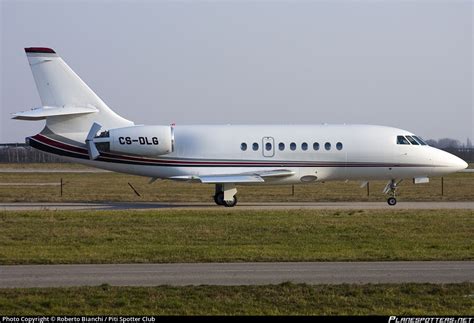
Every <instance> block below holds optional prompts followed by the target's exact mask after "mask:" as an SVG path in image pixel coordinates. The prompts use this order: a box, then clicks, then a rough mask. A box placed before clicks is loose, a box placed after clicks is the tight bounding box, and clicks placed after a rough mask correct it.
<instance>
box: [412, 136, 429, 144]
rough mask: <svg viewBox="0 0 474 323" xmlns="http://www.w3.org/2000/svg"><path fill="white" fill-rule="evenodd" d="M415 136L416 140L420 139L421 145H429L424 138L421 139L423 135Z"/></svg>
mask: <svg viewBox="0 0 474 323" xmlns="http://www.w3.org/2000/svg"><path fill="white" fill-rule="evenodd" d="M413 138H415V140H416V141H418V142H419V143H420V145H422V146H427V145H428V144H427V143H426V142H425V141H424V140H423V139H421V137H418V136H413Z"/></svg>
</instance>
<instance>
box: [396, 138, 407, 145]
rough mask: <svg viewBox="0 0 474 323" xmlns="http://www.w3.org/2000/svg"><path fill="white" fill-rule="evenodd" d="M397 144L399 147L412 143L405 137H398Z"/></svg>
mask: <svg viewBox="0 0 474 323" xmlns="http://www.w3.org/2000/svg"><path fill="white" fill-rule="evenodd" d="M397 144H398V145H409V144H410V143H409V142H408V140H407V138H405V137H403V136H397Z"/></svg>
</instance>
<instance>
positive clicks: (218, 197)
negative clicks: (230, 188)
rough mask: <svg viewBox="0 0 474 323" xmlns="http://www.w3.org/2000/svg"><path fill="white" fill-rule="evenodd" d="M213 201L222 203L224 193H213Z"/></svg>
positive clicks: (218, 203)
mask: <svg viewBox="0 0 474 323" xmlns="http://www.w3.org/2000/svg"><path fill="white" fill-rule="evenodd" d="M214 202H216V204H217V205H224V193H217V194H216V195H214Z"/></svg>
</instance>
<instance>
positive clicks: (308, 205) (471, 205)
mask: <svg viewBox="0 0 474 323" xmlns="http://www.w3.org/2000/svg"><path fill="white" fill-rule="evenodd" d="M93 209H97V210H155V209H156V210H169V209H187V210H194V209H196V210H202V209H212V210H220V209H225V210H226V211H237V210H291V209H296V210H298V209H315V210H327V209H330V210H331V209H343V210H344V209H345V210H366V209H385V210H397V209H398V210H407V209H409V210H416V209H438V210H439V209H469V210H474V201H468V202H399V203H398V204H397V205H396V206H388V205H387V203H385V202H297V203H294V202H291V203H290V202H288V203H258V202H257V203H239V204H238V205H237V206H236V207H233V208H224V207H220V206H217V205H215V204H213V203H162V202H110V203H0V210H5V211H24V210H93Z"/></svg>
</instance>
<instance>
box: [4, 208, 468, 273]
mask: <svg viewBox="0 0 474 323" xmlns="http://www.w3.org/2000/svg"><path fill="white" fill-rule="evenodd" d="M473 236H474V217H473V216H472V210H449V211H446V210H415V211H412V210H390V211H386V210H384V211H379V210H358V211H329V210H292V211H284V210H282V211H251V210H248V211H241V210H226V209H219V210H211V211H209V210H207V211H206V210H166V211H164V210H158V211H140V212H136V211H28V212H20V211H18V212H10V211H0V264H48V263H130V262H135V263H137V262H139V263H147V262H150V263H151V262H230V261H337V260H341V261H342V260H347V261H356V260H367V261H376V260H473V259H474V244H473V243H472V241H473V240H472V237H473Z"/></svg>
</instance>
